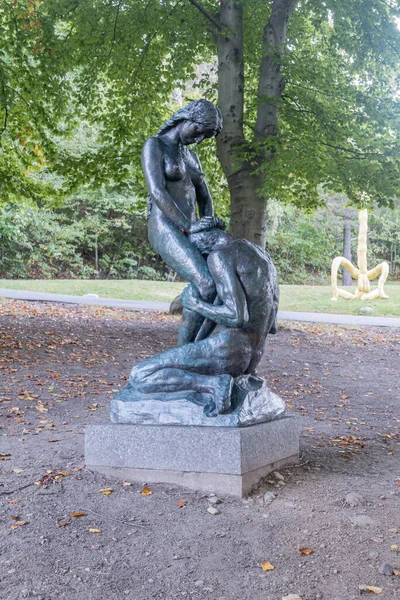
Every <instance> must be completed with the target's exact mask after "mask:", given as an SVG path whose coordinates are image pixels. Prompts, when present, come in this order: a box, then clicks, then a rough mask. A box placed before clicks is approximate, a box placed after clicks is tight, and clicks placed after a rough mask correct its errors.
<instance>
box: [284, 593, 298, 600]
mask: <svg viewBox="0 0 400 600" xmlns="http://www.w3.org/2000/svg"><path fill="white" fill-rule="evenodd" d="M282 600H301V598H300V596H298V595H297V594H288V595H287V596H282Z"/></svg>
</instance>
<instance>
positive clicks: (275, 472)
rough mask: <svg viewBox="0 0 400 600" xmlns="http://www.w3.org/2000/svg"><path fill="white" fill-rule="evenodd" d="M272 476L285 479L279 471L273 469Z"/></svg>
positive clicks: (281, 479)
mask: <svg viewBox="0 0 400 600" xmlns="http://www.w3.org/2000/svg"><path fill="white" fill-rule="evenodd" d="M273 476H274V477H275V479H279V480H280V481H285V478H284V476H283V475H281V473H279V471H274V472H273Z"/></svg>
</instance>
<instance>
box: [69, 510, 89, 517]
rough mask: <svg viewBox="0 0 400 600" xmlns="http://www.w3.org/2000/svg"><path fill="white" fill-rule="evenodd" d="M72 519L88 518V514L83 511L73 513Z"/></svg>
mask: <svg viewBox="0 0 400 600" xmlns="http://www.w3.org/2000/svg"><path fill="white" fill-rule="evenodd" d="M71 517H86V513H85V512H83V511H82V510H78V512H73V513H71Z"/></svg>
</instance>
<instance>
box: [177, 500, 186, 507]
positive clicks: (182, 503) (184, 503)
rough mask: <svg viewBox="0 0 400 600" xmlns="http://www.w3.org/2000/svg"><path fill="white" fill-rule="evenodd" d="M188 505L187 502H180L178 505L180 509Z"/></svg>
mask: <svg viewBox="0 0 400 600" xmlns="http://www.w3.org/2000/svg"><path fill="white" fill-rule="evenodd" d="M186 504H187V500H178V502H177V505H178V507H179V508H183V507H184V506H186Z"/></svg>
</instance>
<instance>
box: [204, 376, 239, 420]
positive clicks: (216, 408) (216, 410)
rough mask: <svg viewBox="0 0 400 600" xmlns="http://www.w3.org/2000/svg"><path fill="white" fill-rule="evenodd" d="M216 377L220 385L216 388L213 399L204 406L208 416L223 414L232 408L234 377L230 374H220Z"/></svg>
mask: <svg viewBox="0 0 400 600" xmlns="http://www.w3.org/2000/svg"><path fill="white" fill-rule="evenodd" d="M216 379H218V385H217V387H216V388H215V390H214V396H213V400H212V402H209V403H208V404H207V405H206V406H205V408H204V414H205V415H207V417H216V416H217V415H222V414H224V413H226V412H228V411H229V410H230V408H231V395H232V388H233V377H231V376H230V375H220V376H218V377H216Z"/></svg>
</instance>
